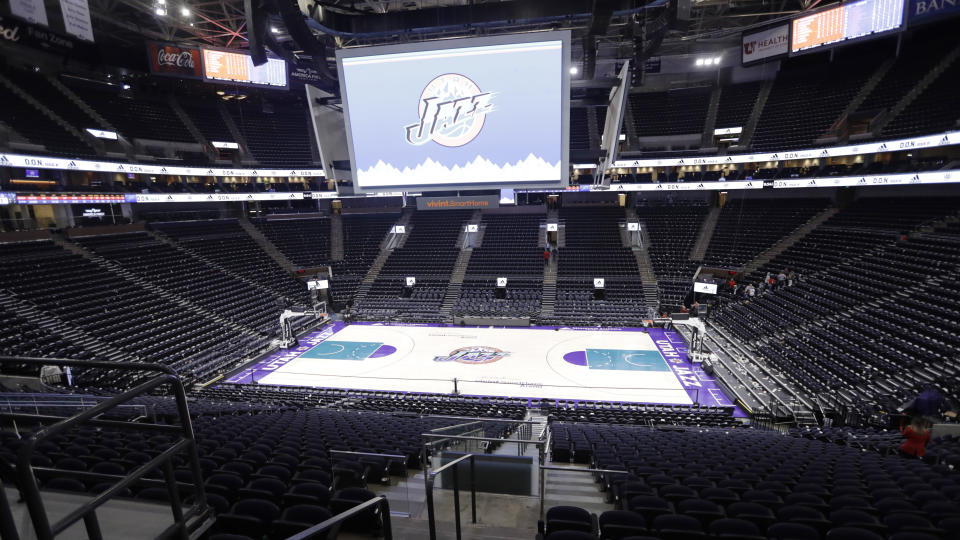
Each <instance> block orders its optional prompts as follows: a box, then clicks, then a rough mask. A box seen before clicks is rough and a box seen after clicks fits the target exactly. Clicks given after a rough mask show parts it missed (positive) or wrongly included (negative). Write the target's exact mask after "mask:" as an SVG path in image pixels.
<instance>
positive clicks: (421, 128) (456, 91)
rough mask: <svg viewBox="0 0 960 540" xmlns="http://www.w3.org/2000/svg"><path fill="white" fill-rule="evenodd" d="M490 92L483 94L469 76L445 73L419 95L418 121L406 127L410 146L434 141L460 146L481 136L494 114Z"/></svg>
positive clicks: (428, 84) (431, 82)
mask: <svg viewBox="0 0 960 540" xmlns="http://www.w3.org/2000/svg"><path fill="white" fill-rule="evenodd" d="M493 96H494V94H493V93H492V92H483V91H481V90H480V87H479V86H477V84H476V83H475V82H473V81H472V80H470V79H469V78H468V77H465V76H463V75H459V74H456V73H446V74H444V75H440V76H439V77H436V78H435V79H433V80H432V81H430V82H429V83H427V86H426V87H424V89H423V92H421V93H420V101H419V104H418V107H419V109H418V114H419V116H420V120H419V122H417V123H416V124H410V125H408V126H406V127H405V131H406V138H407V142H408V143H410V144H413V145H421V144H426V143H427V142H429V141H433V142H435V143H437V144H440V145H442V146H449V147H457V146H463V145H465V144H467V143H469V142H470V141H472V140H473V139H475V138H476V137H477V135H479V134H480V130H481V129H483V122H484V120H485V119H486V116H487V114H488V113H490V112H492V111H493V103H492V99H493Z"/></svg>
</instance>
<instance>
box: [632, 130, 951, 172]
mask: <svg viewBox="0 0 960 540" xmlns="http://www.w3.org/2000/svg"><path fill="white" fill-rule="evenodd" d="M955 144H960V131H948V132H946V133H937V134H934V135H923V136H921V137H910V138H907V139H895V140H892V141H881V142H871V143H861V144H851V145H847V146H833V147H828V148H810V149H806V150H790V151H786V152H769V153H765V154H731V155H727V156H682V157H676V158H663V159H622V160H617V161H615V162H613V167H614V168H618V169H619V168H629V167H679V166H683V165H724V164H733V163H765V162H768V161H783V160H792V159H817V158H828V157H839V156H855V155H859V154H863V155H866V154H877V153H880V152H897V151H900V150H919V149H921V148H935V147H938V146H952V145H955Z"/></svg>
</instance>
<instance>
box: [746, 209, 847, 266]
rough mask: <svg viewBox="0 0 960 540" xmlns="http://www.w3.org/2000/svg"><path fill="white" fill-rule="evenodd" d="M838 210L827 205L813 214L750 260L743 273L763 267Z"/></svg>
mask: <svg viewBox="0 0 960 540" xmlns="http://www.w3.org/2000/svg"><path fill="white" fill-rule="evenodd" d="M839 211H840V209H839V208H836V207H829V208H826V209H824V210H823V211H822V212H820V213H819V214H817V215H815V216H813V217H812V218H810V220H809V221H807V222H806V223H804V224H803V225H801V226H800V227H798V228H797V230H795V231H793V232H792V233H790V234H789V235H788V236H784V237H783V238H781V239H780V240H779V241H778V242H777V243H776V244H774V245H772V246H770V247H769V248H768V249H767V250H766V251H764V252H763V253H761V254H760V255H757V257H756V258H755V259H753V260H752V261H750V262H749V263H748V264H747V265H746V266H745V267H744V268H743V274H744V275H750V273H751V272H755V271H756V270H759V269H760V268H763V265H765V264H767V263H769V262H770V261H772V260H773V259H774V258H775V257H776V256H777V255H780V254H781V253H783V252H784V251H786V250H787V249H789V248H790V247H791V246H793V245H794V244H796V243H797V242H799V241H800V240H802V239H803V238H804V237H805V236H807V235H808V234H810V233H811V232H813V230H814V229H816V228H817V227H819V226H820V225H822V224H823V223H824V222H826V221H827V220H828V219H830V218H832V217H833V216H834V215H836V213H837V212H839Z"/></svg>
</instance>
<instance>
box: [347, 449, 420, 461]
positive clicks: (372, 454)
mask: <svg viewBox="0 0 960 540" xmlns="http://www.w3.org/2000/svg"><path fill="white" fill-rule="evenodd" d="M330 453H331V454H350V455H352V456H376V457H392V458H399V459H403V460H406V459H407V456H401V455H400V454H378V453H375V452H353V451H351V450H331V451H330Z"/></svg>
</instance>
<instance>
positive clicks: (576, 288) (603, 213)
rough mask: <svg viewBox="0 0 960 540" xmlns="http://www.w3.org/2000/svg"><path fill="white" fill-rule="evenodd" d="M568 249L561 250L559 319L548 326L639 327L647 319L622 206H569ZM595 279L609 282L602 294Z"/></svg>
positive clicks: (563, 215) (565, 216)
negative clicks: (626, 241)
mask: <svg viewBox="0 0 960 540" xmlns="http://www.w3.org/2000/svg"><path fill="white" fill-rule="evenodd" d="M560 221H561V222H562V224H563V233H562V234H563V235H564V239H565V241H564V246H563V247H560V248H558V249H557V292H556V302H555V306H554V310H553V311H554V316H553V318H552V319H550V320H549V321H544V322H545V323H547V324H551V323H557V324H583V325H609V326H636V325H639V324H641V323H640V322H639V321H641V320H642V319H643V318H645V317H646V315H647V308H648V303H647V300H646V298H645V297H644V295H643V283H642V282H641V280H640V275H639V269H638V267H637V259H636V256H635V255H634V253H633V251H632V250H631V249H630V248H628V247H623V240H622V239H621V234H620V230H621V228H623V227H624V222H625V221H626V214H625V212H624V210H623V209H622V208H610V207H600V208H586V207H583V208H578V207H570V208H568V207H564V208H562V209H561V210H560ZM594 278H604V280H605V285H604V289H603V295H602V296H598V295H596V294H595V291H594V283H593V280H594Z"/></svg>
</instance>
